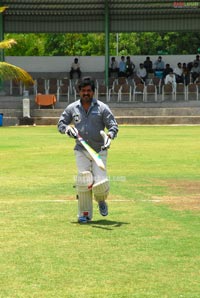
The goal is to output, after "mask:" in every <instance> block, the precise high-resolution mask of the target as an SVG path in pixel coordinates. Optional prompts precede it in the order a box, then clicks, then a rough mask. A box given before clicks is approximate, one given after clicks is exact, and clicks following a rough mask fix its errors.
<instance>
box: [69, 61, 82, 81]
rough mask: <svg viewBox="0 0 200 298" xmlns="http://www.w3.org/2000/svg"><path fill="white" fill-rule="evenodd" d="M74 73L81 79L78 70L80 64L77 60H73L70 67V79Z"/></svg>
mask: <svg viewBox="0 0 200 298" xmlns="http://www.w3.org/2000/svg"><path fill="white" fill-rule="evenodd" d="M74 73H77V74H78V78H79V79H80V78H81V70H80V63H79V62H78V58H75V59H74V62H73V63H72V65H71V70H70V72H69V75H70V79H71V80H72V79H73V75H74Z"/></svg>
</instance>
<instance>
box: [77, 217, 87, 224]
mask: <svg viewBox="0 0 200 298" xmlns="http://www.w3.org/2000/svg"><path fill="white" fill-rule="evenodd" d="M78 222H79V223H87V222H88V219H87V217H85V216H80V217H79V218H78Z"/></svg>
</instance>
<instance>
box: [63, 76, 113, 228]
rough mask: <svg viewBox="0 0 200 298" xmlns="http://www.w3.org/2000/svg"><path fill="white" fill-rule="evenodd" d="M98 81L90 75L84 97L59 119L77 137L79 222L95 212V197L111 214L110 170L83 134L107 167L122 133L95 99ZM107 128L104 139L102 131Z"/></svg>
mask: <svg viewBox="0 0 200 298" xmlns="http://www.w3.org/2000/svg"><path fill="white" fill-rule="evenodd" d="M94 91H95V84H94V81H93V80H92V79H90V78H85V79H83V80H82V81H81V82H80V84H79V95H80V100H77V101H75V102H73V103H71V104H69V105H68V106H67V107H66V109H65V110H64V111H63V113H62V115H61V116H60V119H59V121H58V130H59V132H60V133H63V134H66V135H67V136H69V137H71V138H74V139H75V140H76V144H75V148H74V152H75V157H76V164H77V170H78V174H77V178H76V191H77V198H78V222H79V223H87V222H88V221H90V220H91V219H92V215H93V196H94V199H95V200H96V201H97V202H98V206H99V212H100V214H101V215H102V216H107V215H108V205H107V203H106V199H107V197H108V193H109V181H108V178H107V171H106V170H103V169H102V168H100V167H98V165H97V164H96V163H95V162H94V160H93V159H92V158H91V156H90V154H89V153H88V152H87V150H85V148H84V147H83V146H82V144H81V142H79V140H78V138H77V137H78V135H79V136H81V137H82V138H83V139H84V140H85V141H86V142H87V143H88V145H89V146H90V147H91V148H93V149H94V150H95V151H96V152H97V153H98V154H99V156H100V157H101V159H102V161H103V163H104V166H105V169H106V160H107V151H108V148H109V147H110V144H111V140H113V139H114V138H115V137H116V136H117V133H118V125H117V122H116V120H115V118H114V116H113V114H112V112H111V110H110V109H109V107H108V106H107V105H106V104H104V103H103V102H101V101H99V100H97V99H95V98H94V97H93V96H94ZM105 129H106V135H105V137H104V138H103V137H102V135H101V134H100V132H101V131H102V130H103V131H104V130H105Z"/></svg>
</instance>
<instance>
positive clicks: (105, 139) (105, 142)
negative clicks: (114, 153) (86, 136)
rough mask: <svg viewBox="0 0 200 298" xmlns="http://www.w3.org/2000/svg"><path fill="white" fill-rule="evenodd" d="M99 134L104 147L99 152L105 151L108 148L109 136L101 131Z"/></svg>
mask: <svg viewBox="0 0 200 298" xmlns="http://www.w3.org/2000/svg"><path fill="white" fill-rule="evenodd" d="M100 133H101V136H102V137H103V139H104V145H103V146H101V150H106V149H108V148H109V147H110V144H111V138H110V136H109V134H106V133H105V132H104V131H101V132H100Z"/></svg>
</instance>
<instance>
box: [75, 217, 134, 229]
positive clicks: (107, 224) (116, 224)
mask: <svg viewBox="0 0 200 298" xmlns="http://www.w3.org/2000/svg"><path fill="white" fill-rule="evenodd" d="M73 223H76V224H79V225H80V223H78V222H73ZM128 224H130V223H129V222H122V221H113V220H107V219H100V220H94V221H90V222H88V223H86V224H81V225H86V226H88V225H89V226H91V227H92V228H96V229H104V230H109V231H110V230H113V229H114V228H120V227H121V226H123V225H128Z"/></svg>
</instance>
